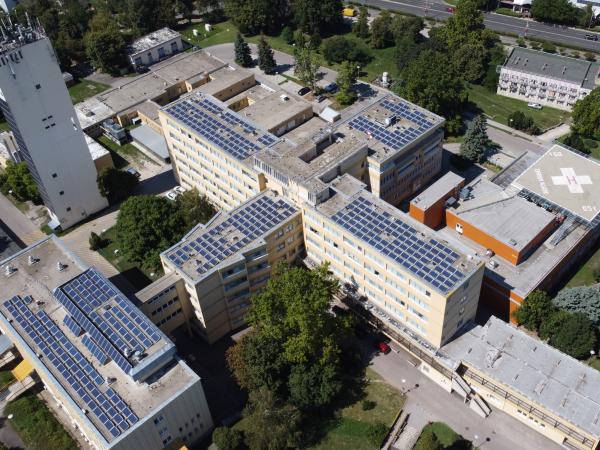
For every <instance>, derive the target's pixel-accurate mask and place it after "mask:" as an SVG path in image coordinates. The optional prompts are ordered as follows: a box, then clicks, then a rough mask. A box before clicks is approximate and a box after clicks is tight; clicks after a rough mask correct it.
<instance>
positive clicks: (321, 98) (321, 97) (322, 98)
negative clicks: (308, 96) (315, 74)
mask: <svg viewBox="0 0 600 450" xmlns="http://www.w3.org/2000/svg"><path fill="white" fill-rule="evenodd" d="M326 98H327V97H325V96H324V95H319V96H318V97H317V98H316V100H317V103H321V102H322V101H324V100H325V99H326Z"/></svg>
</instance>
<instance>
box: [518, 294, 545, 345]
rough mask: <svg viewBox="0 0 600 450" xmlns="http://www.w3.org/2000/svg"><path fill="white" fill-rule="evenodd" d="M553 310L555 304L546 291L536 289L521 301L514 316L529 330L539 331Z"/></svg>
mask: <svg viewBox="0 0 600 450" xmlns="http://www.w3.org/2000/svg"><path fill="white" fill-rule="evenodd" d="M553 310H554V306H553V305H552V299H551V298H550V296H549V295H548V294H546V293H545V292H544V291H540V290H535V291H533V292H532V293H531V294H529V295H528V296H527V298H526V299H525V301H524V302H523V303H521V306H520V307H519V309H517V310H516V311H515V312H514V313H513V316H514V318H515V319H516V320H517V322H518V323H519V325H523V326H524V327H525V328H527V329H528V330H532V331H537V330H539V329H540V326H541V325H542V324H543V323H544V322H546V320H547V319H548V317H549V316H550V314H551V313H552V311H553ZM540 334H541V331H540Z"/></svg>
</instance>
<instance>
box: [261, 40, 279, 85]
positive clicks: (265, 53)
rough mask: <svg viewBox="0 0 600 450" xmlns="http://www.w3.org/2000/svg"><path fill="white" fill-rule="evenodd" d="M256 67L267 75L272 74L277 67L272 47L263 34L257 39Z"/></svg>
mask: <svg viewBox="0 0 600 450" xmlns="http://www.w3.org/2000/svg"><path fill="white" fill-rule="evenodd" d="M258 67H260V70H262V71H263V72H264V73H266V74H267V75H272V74H274V73H275V70H276V69H277V64H276V63H275V57H274V56H273V49H272V48H271V46H270V45H269V43H268V42H267V40H266V39H265V37H264V36H261V37H260V40H259V41H258Z"/></svg>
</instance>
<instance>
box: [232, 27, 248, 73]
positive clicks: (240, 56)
mask: <svg viewBox="0 0 600 450" xmlns="http://www.w3.org/2000/svg"><path fill="white" fill-rule="evenodd" d="M234 51H235V62H236V63H237V64H239V65H240V66H242V67H250V66H251V65H252V54H251V52H250V46H249V45H248V43H247V42H246V41H245V40H244V37H243V36H242V34H241V33H238V34H237V35H236V36H235V42H234Z"/></svg>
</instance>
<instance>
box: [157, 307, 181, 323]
mask: <svg viewBox="0 0 600 450" xmlns="http://www.w3.org/2000/svg"><path fill="white" fill-rule="evenodd" d="M179 314H183V311H182V310H181V308H178V309H177V310H175V311H173V313H172V314H169V315H168V316H166V317H165V318H163V319H160V320H159V321H158V322H157V323H156V325H157V326H159V327H161V326H163V325H164V324H165V323H167V322H168V321H169V320H171V319H173V318H175V317H177V316H178V315H179Z"/></svg>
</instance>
